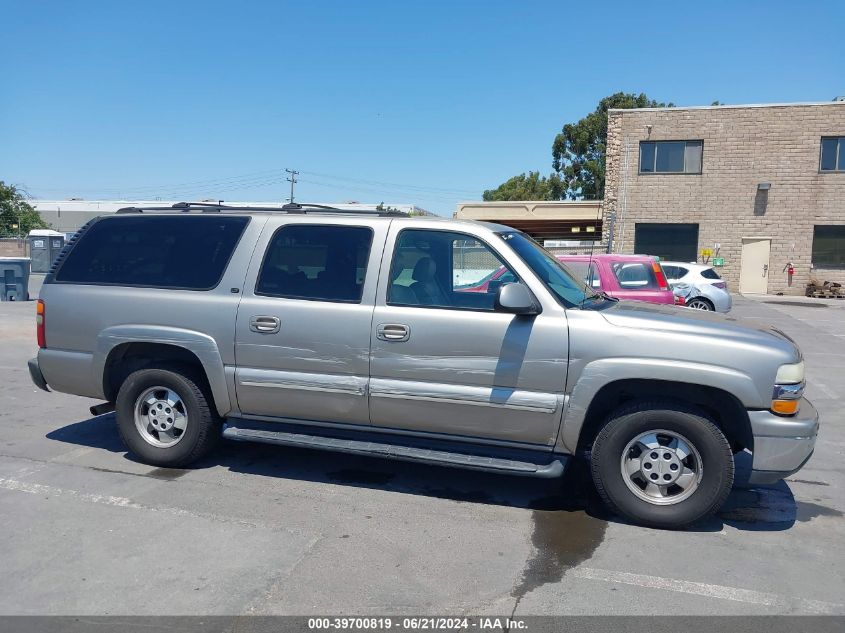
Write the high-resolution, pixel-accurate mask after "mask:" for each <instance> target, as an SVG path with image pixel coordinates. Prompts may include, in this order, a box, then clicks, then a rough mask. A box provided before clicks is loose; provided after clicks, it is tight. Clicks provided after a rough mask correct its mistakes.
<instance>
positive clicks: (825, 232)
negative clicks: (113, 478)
mask: <svg viewBox="0 0 845 633" xmlns="http://www.w3.org/2000/svg"><path fill="white" fill-rule="evenodd" d="M813 266H829V267H835V268H845V225H839V226H819V225H816V226H815V227H813Z"/></svg>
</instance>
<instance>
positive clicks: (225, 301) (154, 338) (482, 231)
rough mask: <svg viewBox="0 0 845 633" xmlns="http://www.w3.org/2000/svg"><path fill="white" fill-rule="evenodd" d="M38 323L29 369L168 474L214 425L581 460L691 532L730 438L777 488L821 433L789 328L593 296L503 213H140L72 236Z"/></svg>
mask: <svg viewBox="0 0 845 633" xmlns="http://www.w3.org/2000/svg"><path fill="white" fill-rule="evenodd" d="M500 267H505V268H506V269H507V274H505V275H502V278H501V279H500V280H499V281H496V282H489V283H487V284H479V282H478V280H479V279H483V278H484V276H485V274H487V273H489V272H490V271H495V270H498V269H499V268H500ZM37 319H38V326H37V329H38V342H39V347H40V350H39V352H38V358H37V359H32V360H31V361H30V363H29V368H30V372H31V375H32V378H33V381H34V382H35V383H36V384H37V385H38V386H39V387H41V388H43V389H45V390H46V389H48V385H49V388H50V389H53V390H56V391H62V392H66V393H72V394H78V395H81V396H88V397H92V398H98V399H102V400H105V401H106V402H105V403H104V404H102V405H98V406H96V407H92V412H93V413H95V414H99V413H105V412H107V411H110V410H112V409H114V410H115V411H116V417H117V426H118V428H119V431H120V435H121V437H122V438H123V441H124V442H125V444H126V447H127V448H128V449H129V450H130V451H131V452H132V453H134V454H135V455H136V456H137V457H138V458H139V459H141V460H143V461H144V462H147V463H149V464H153V465H157V466H168V467H175V466H184V465H186V464H190V463H191V462H193V461H195V460H197V459H199V458H201V457H203V456H205V455H206V454H208V452H209V451H210V450H211V449H212V448H213V447H214V445H215V444H216V443H217V441H218V440H219V438H220V437H221V436H222V437H224V438H228V439H231V440H240V441H254V442H267V443H272V444H283V445H289V446H299V447H308V448H315V449H328V450H333V451H344V452H349V453H359V454H368V455H378V456H384V457H392V458H397V459H404V460H414V461H420V462H428V463H434V464H442V465H447V466H460V467H465V468H473V469H483V470H488V471H496V472H500V473H512V474H514V475H528V476H534V477H557V476H559V475H560V474H561V473H562V472H563V470H564V468H565V467H566V465H567V463H568V462H569V461H570V460H572V459H575V458H576V456H581V455H585V456H587V457H588V459H589V460H590V463H591V467H592V474H593V478H594V481H595V484H596V487H597V488H598V490H599V492H600V493H601V495H602V496H603V498H604V499H605V501H606V502H607V503H608V504H609V505H610V507H611V508H613V509H614V510H616V511H618V512H620V513H622V514H623V515H625V516H627V517H629V518H631V519H633V520H635V521H637V522H640V523H643V524H647V525H652V526H660V527H678V526H682V525H686V524H688V523H690V522H693V521H695V520H697V519H699V518H701V517H702V516H705V515H707V514H708V513H711V512H714V511H715V510H716V509H718V508H719V506H720V505H721V504H722V503H723V501H724V500H725V498H726V497H727V495H728V493H729V492H730V489H731V485H732V482H733V477H734V460H733V454H734V453H736V452H738V451H741V450H746V449H747V450H749V451H751V452H752V453H753V472H752V475H751V481H752V482H753V483H765V482H773V481H776V480H778V479H780V478H782V477H784V476H786V475H788V474H790V473H793V472H795V471H796V470H798V469H799V468H801V466H803V464H804V463H805V462H806V461H807V459H808V458H809V456H810V455H811V453H812V451H813V446H814V443H815V439H816V433H817V429H818V415H817V413H816V411H815V409H814V408H813V406H812V405H811V404H810V403H809V402H808V401H807V400H805V399H804V398H803V397H802V395H803V390H804V363H803V361H802V357H801V352H800V351H799V350H798V348H797V347H796V345H795V343H794V342H793V341H792V340H790V339H789V338H788V337H787V336H785V335H784V334H783V333H781V332H779V331H777V330H775V329H772V328H766V327H754V326H753V325H750V324H743V323H740V322H739V321H737V320H736V319H732V318H726V317H723V316H721V315H714V314H709V313H701V312H696V311H691V310H686V309H684V308H675V307H674V306H653V305H647V304H643V303H637V302H619V301H615V300H613V299H610V298H608V297H607V296H605V295H602V294H596V293H594V292H593V291H592V290H590V289H589V288H587V287H585V285H584V283H583V282H582V281H581V280H579V279H577V278H576V277H575V276H574V275H572V274H571V273H570V272H569V271H568V270H567V269H566V268H565V267H564V266H563V265H561V264H560V263H559V262H558V261H557V260H556V259H555V258H554V257H553V256H551V255H550V254H549V253H547V252H546V251H545V250H543V249H542V248H541V247H540V246H538V245H537V244H536V243H535V242H534V241H532V240H531V239H530V238H529V237H527V236H526V235H524V234H523V233H521V232H519V231H516V230H514V229H511V228H508V227H506V226H500V225H495V224H487V223H477V222H465V221H455V220H442V219H435V218H410V217H404V216H401V215H398V214H395V213H381V212H374V213H369V214H367V213H352V212H344V211H339V210H336V209H332V208H317V207H314V206H307V205H306V206H299V205H287V206H285V207H281V208H264V209H260V208H231V207H224V206H221V205H189V204H184V203H183V204H181V205H177V207H176V208H168V209H149V208H144V209H140V208H128V209H124V210H122V211H121V212H119V213H118V214H116V215H114V216H111V217H101V218H97V219H96V220H94V221H92V222H91V223H89V224H88V225H86V226H85V227H84V228H83V229H82V230H81V231H80V232H79V233H78V234H77V236H76V237H75V238H74V239H73V240H72V241H71V242H70V243H69V244H68V246H67V247H66V249H65V251H64V252H63V253H62V254H61V256H60V257H59V259H58V260H57V262H56V264H55V265H54V267H53V270H52V271H51V272H50V273H49V274H48V275H47V277H46V279H45V281H44V286H43V289H42V291H41V299H40V301H39V303H38V317H37Z"/></svg>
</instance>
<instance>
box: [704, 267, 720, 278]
mask: <svg viewBox="0 0 845 633" xmlns="http://www.w3.org/2000/svg"><path fill="white" fill-rule="evenodd" d="M701 276H702V277H704V278H705V279H721V277H719V273H717V272H716V271H715V270H713V269H712V268H705V269H704V270H702V271H701Z"/></svg>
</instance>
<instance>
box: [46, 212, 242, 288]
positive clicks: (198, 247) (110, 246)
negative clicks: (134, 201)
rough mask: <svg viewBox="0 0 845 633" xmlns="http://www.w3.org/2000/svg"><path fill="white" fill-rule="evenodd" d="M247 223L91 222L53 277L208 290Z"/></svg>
mask: <svg viewBox="0 0 845 633" xmlns="http://www.w3.org/2000/svg"><path fill="white" fill-rule="evenodd" d="M248 222H249V218H247V217H242V218H237V217H221V216H210V215H203V216H188V215H179V216H146V217H144V216H139V215H133V216H126V217H123V216H117V217H113V218H106V219H104V220H100V221H99V222H95V223H94V224H93V225H91V227H90V228H89V229H88V230H87V231H86V232H85V233H84V234H83V236H82V238H81V239H80V240H79V242H78V243H77V244H76V246H74V247H73V249H72V250H71V251H70V252H69V253H68V255H67V258H66V259H65V261H64V262H62V265H61V267H60V268H59V270H58V271H57V272H56V276H55V280H56V281H57V282H64V283H78V284H97V285H100V284H102V285H112V286H141V287H152V288H179V289H187V290H210V289H211V288H214V287H215V286H216V285H217V284H218V283H220V278H221V277H222V276H223V271H225V270H226V265H227V264H228V263H229V259H230V258H231V257H232V253H233V252H234V250H235V246H236V245H237V243H238V240H239V239H240V237H241V235H242V234H243V232H244V228H246V225H247V223H248Z"/></svg>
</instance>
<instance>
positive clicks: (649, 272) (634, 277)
mask: <svg viewBox="0 0 845 633" xmlns="http://www.w3.org/2000/svg"><path fill="white" fill-rule="evenodd" d="M612 268H613V274H614V275H616V280H617V281H618V282H619V286H620V287H621V288H624V289H625V290H657V289H658V285H657V279H656V278H655V276H654V270H653V269H652V266H651V262H647V263H642V262H615V263H614V264H613V265H612Z"/></svg>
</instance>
